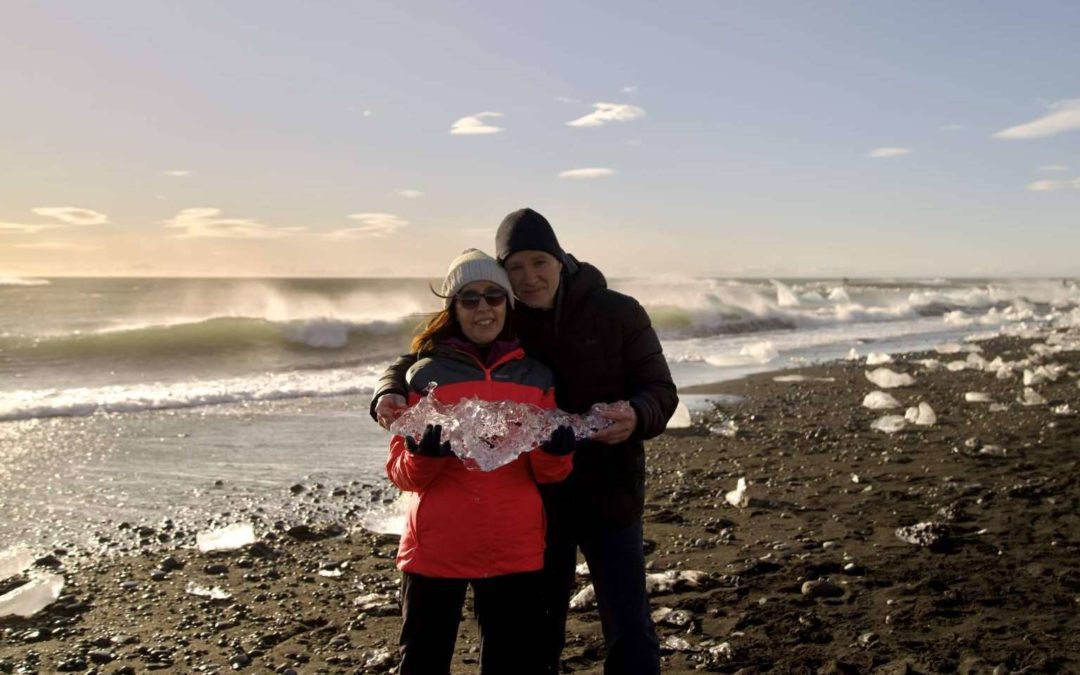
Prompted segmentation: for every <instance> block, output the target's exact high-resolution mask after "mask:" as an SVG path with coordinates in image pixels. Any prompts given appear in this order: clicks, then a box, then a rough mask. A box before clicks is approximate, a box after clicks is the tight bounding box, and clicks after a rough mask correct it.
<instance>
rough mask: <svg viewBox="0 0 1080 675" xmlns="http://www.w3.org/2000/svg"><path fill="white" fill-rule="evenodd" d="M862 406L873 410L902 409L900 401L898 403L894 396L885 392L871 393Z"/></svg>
mask: <svg viewBox="0 0 1080 675" xmlns="http://www.w3.org/2000/svg"><path fill="white" fill-rule="evenodd" d="M862 404H863V407H864V408H870V409H871V410H889V409H890V408H899V407H900V401H897V400H896V398H895V397H893V395H892V394H887V393H885V392H883V391H872V392H870V393H869V394H867V395H866V398H864V399H863V402H862Z"/></svg>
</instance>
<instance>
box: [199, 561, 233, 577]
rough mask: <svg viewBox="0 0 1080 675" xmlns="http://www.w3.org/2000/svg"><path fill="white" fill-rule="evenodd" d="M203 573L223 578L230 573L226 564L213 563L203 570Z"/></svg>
mask: <svg viewBox="0 0 1080 675" xmlns="http://www.w3.org/2000/svg"><path fill="white" fill-rule="evenodd" d="M203 572H206V573H207V574H213V575H215V576H222V575H225V574H228V573H229V566H228V565H226V564H225V563H211V564H209V565H207V566H206V567H204V568H203Z"/></svg>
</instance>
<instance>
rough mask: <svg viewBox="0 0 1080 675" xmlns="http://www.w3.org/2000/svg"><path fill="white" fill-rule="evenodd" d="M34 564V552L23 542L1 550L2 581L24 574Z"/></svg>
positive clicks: (0, 575)
mask: <svg viewBox="0 0 1080 675" xmlns="http://www.w3.org/2000/svg"><path fill="white" fill-rule="evenodd" d="M33 564H34V554H33V553H31V552H30V549H28V548H26V547H25V546H23V545H22V544H18V545H16V546H12V547H11V548H6V549H4V550H3V551H0V581H3V580H4V579H7V578H8V577H13V576H15V575H16V574H22V573H23V572H25V571H26V570H28V569H30V566H31V565H33Z"/></svg>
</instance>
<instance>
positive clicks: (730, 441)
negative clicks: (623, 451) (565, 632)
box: [0, 338, 1080, 674]
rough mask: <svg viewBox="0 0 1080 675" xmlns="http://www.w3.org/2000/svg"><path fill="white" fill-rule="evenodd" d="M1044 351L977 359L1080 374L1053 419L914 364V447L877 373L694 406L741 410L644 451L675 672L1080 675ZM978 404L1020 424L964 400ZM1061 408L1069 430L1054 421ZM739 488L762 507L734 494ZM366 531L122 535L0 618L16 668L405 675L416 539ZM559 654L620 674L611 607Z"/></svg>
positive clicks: (1074, 489) (1006, 343) (652, 538)
mask: <svg viewBox="0 0 1080 675" xmlns="http://www.w3.org/2000/svg"><path fill="white" fill-rule="evenodd" d="M1031 344H1032V341H1031V340H1021V339H1016V338H998V339H995V340H992V341H989V342H984V343H981V346H982V349H983V352H982V355H983V356H984V357H985V358H986V359H988V360H990V359H993V358H995V357H996V356H1002V357H1003V358H1004V359H1005V360H1006V361H1017V360H1020V359H1025V358H1030V359H1033V360H1032V361H1031V362H1030V363H1031V365H1032V366H1034V365H1035V364H1036V363H1044V364H1049V363H1057V364H1063V365H1065V366H1067V368H1066V369H1065V371H1064V372H1063V373H1062V374H1060V376H1059V377H1058V379H1057V380H1056V381H1053V382H1046V383H1042V384H1038V385H1036V386H1035V389H1037V390H1038V391H1039V393H1040V394H1041V395H1042V396H1043V397H1045V399H1046V400H1047V402H1046V403H1045V404H1041V405H1032V406H1024V405H1021V404H1019V403H1018V402H1017V401H1016V399H1017V397H1018V396H1020V395H1021V392H1022V391H1023V388H1024V387H1023V384H1022V383H1021V381H1020V374H1019V371H1018V372H1017V374H1016V375H1014V376H1013V377H1010V378H1008V379H998V378H996V377H995V376H994V374H993V373H988V372H984V371H982V370H962V371H958V372H952V371H950V370H948V369H946V368H940V369H938V370H935V371H933V372H931V371H929V370H927V369H926V368H925V367H923V366H921V365H918V364H916V361H917V360H918V359H923V358H937V359H940V360H942V361H950V360H963V357H964V356H965V355H964V354H959V355H950V356H941V355H938V354H911V355H906V356H904V357H897V361H898V362H897V363H893V364H889V365H888V366H887V367H889V368H892V369H893V370H896V371H900V372H908V373H911V374H913V375H914V376H915V378H916V382H915V384H914V385H912V386H909V387H904V388H900V389H892V390H889V391H890V393H892V394H893V395H894V396H895V397H896V398H897V399H899V401H900V402H901V403H902V404H904V406H911V405H916V404H917V403H918V402H920V401H923V402H926V403H928V404H929V405H930V406H931V407H932V408H933V410H934V411H935V412H936V414H937V418H938V419H937V423H936V424H935V425H934V426H931V427H920V426H911V425H909V426H908V427H907V428H906V429H904V430H902V431H899V432H897V433H895V434H886V433H883V432H879V431H874V430H871V428H870V424H871V422H872V421H873V420H875V419H876V418H878V417H881V416H882V415H883V414H886V413H890V414H895V413H896V412H899V413H900V414H903V408H901V409H900V410H899V411H873V410H868V409H866V408H864V407H862V405H861V403H862V400H863V397H864V396H865V395H866V394H867V393H869V392H871V391H874V390H875V389H877V387H875V386H874V385H872V384H871V383H870V382H868V381H867V380H866V378H865V376H864V373H865V372H866V371H867V370H868V368H867V367H866V366H864V365H857V364H853V363H847V362H839V363H834V364H828V365H824V366H819V367H813V368H806V369H803V370H798V371H785V373H784V375H792V374H797V375H802V376H804V377H805V379H804V380H802V381H795V382H791V381H788V382H777V381H775V380H774V377H776V375H777V374H775V373H773V374H766V375H760V376H755V377H751V378H747V379H744V380H740V381H735V382H728V383H723V384H720V385H716V386H713V387H708V388H697V389H695V392H696V393H711V394H731V395H737V396H740V397H743V400H742V402H741V403H738V404H736V405H732V406H726V407H717V408H716V409H715V410H714V411H712V412H711V413H710V414H709V415H707V416H706V418H705V419H704V420H700V421H699V423H697V424H695V426H694V427H692V428H690V429H687V430H674V431H670V432H668V433H667V434H665V435H663V436H661V437H660V438H657V439H655V440H653V441H651V442H650V443H649V444H648V446H647V452H648V457H649V460H648V461H649V475H648V491H649V492H648V498H647V504H646V515H645V522H646V527H645V536H646V538H647V551H648V555H647V560H648V561H649V566H650V572H652V573H654V574H655V575H656V576H655V577H653V583H654V584H655V585H656V586H657V588H656V589H655V592H654V594H653V597H652V606H653V609H654V611H655V616H656V618H657V620H658V632H659V634H660V639H661V643H662V649H663V654H664V657H663V659H664V661H663V663H664V669H665V672H671V673H679V672H690V671H700V670H705V671H711V672H725V673H744V674H748V673H822V674H825V673H893V674H900V673H1059V672H1078V671H1080V637H1078V636H1080V484H1078V471H1077V464H1078V459H1080V419H1078V417H1077V415H1076V412H1075V411H1076V410H1078V409H1080V388H1078V386H1077V377H1078V375H1080V372H1078V371H1080V353H1078V352H1062V353H1056V354H1047V355H1045V356H1039V355H1037V354H1035V353H1034V352H1032V351H1031ZM972 391H978V392H985V393H987V394H989V395H990V396H991V397H992V398H993V399H994V400H995V401H997V402H1000V403H1003V404H1007V408H1005V409H1004V410H1000V411H997V412H991V411H990V408H989V404H987V403H969V402H965V400H964V394H965V393H966V392H972ZM1062 405H1068V406H1069V410H1070V411H1071V414H1058V413H1055V412H1054V411H1053V409H1054V408H1055V407H1057V406H1062ZM710 428H711V429H712V430H710ZM718 432H719V433H718ZM740 477H745V478H746V479H747V480H748V481H749V483H750V485H749V489H748V492H747V494H748V497H749V502H748V503H747V504H746V505H745V507H743V508H740V507H736V506H733V505H731V504H729V503H728V502H727V501H726V500H725V494H726V493H727V492H728V491H731V490H733V489H735V486H736V482H737V480H738V479H739V478H740ZM297 492H300V490H299V489H298V490H297ZM326 492H329V490H327V491H326ZM296 498H297V499H298V500H303V499H306V500H315V499H341V500H350V499H355V500H356V501H357V504H356V506H357V510H359V508H360V506H362V503H361V502H363V501H369V500H370V499H371V497H370V495H369V494H368V493H367V492H364V493H362V494H361V493H359V492H357V493H356V494H352V493H350V492H349V491H347V490H346V491H343V492H339V494H337V495H333V494H325V495H322V494H321V492H320V490H319V488H318V486H311V485H308V486H304V491H303V492H302V493H301V494H298V495H297V497H296ZM918 523H934V524H933V525H926V526H924V527H923V528H922V531H923V532H924V534H925V535H926V537H925V538H924V541H923V544H925V545H922V544H919V543H908V542H905V541H903V540H902V539H901V538H900V537H898V535H897V529H898V528H904V527H908V526H912V525H916V524H918ZM354 526H355V523H351V522H339V523H318V522H312V523H309V524H308V525H307V526H300V527H295V526H290V525H289V524H285V523H283V524H282V525H281V526H280V528H279V529H275V528H270V531H269V532H267V533H264V534H262V536H261V538H260V540H259V541H258V542H257V543H256V544H255V545H253V546H250V547H248V548H246V549H244V550H240V551H235V552H230V553H222V554H200V553H198V552H197V551H196V550H194V549H192V548H184V547H182V545H183V544H185V543H190V542H191V540H192V538H191V534H190V533H185V534H184V535H181V536H174V534H173V533H170V532H169V530H168V526H167V525H159V526H156V527H148V528H146V529H145V530H143V531H141V532H140V531H139V530H138V528H137V527H136V528H127V529H126V530H124V531H118V532H117V535H116V536H117V537H118V538H120V537H126V538H128V539H130V540H131V541H134V542H135V545H134V549H135V550H136V553H134V554H132V555H126V556H117V557H112V558H96V559H90V558H85V557H81V556H74V555H70V554H65V552H63V551H56V552H54V554H53V555H51V556H48V557H46V558H44V559H42V560H40V561H39V562H38V567H43V568H51V570H52V571H54V572H55V571H59V572H61V573H63V574H64V576H65V578H66V586H65V589H64V594H63V595H62V596H61V599H60V600H59V601H58V602H57V603H56V604H54V605H52V606H51V607H49V608H48V609H46V610H44V611H43V612H41V613H39V614H38V615H36V616H34V617H31V618H25V619H24V618H6V619H0V673H33V672H55V671H62V672H96V673H138V672H144V671H148V670H161V671H171V672H206V673H215V672H216V673H223V672H229V671H234V670H235V671H241V672H267V671H273V672H278V673H289V672H297V673H307V672H311V673H356V672H391V671H392V669H393V668H394V666H395V663H396V654H395V646H396V632H397V629H398V625H399V616H398V612H399V609H398V606H397V604H396V600H395V593H396V590H397V584H398V574H397V572H396V570H395V569H394V553H395V548H396V539H395V538H394V537H391V536H386V535H375V534H371V533H366V532H363V531H357V530H354V529H353V528H354ZM162 541H164V542H165V543H164V544H163V543H162ZM19 581H21V580H20V579H15V580H8V581H7V582H0V592H6V591H7V590H10V589H11V588H13V587H14V586H15V585H16V584H17V583H19ZM189 584H195V585H198V586H202V587H219V588H220V589H222V590H224V591H226V592H228V593H230V594H231V597H230V598H228V599H222V600H213V599H207V598H201V597H197V596H195V595H192V594H190V593H188V592H187V590H186V589H188V588H189ZM580 584H581V586H583V587H584V586H585V585H586V584H587V579H585V578H582V579H580ZM462 626H463V629H462V637H461V639H459V642H458V653H457V655H456V658H455V672H475V670H476V669H477V655H478V654H477V652H478V646H477V645H478V643H477V639H476V631H475V627H474V625H473V624H472V623H471V622H469V621H465V622H463V624H462ZM564 657H565V670H566V671H567V672H600V671H601V668H602V661H603V653H602V640H601V636H600V624H599V616H598V614H597V612H596V611H595V608H591V607H589V606H587V605H586V606H585V607H584V608H582V609H580V610H578V611H575V612H574V613H573V614H572V618H571V621H570V625H569V636H568V648H567V650H566V652H565V654H564Z"/></svg>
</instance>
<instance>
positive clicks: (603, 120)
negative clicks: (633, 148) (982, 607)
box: [566, 103, 645, 127]
mask: <svg viewBox="0 0 1080 675" xmlns="http://www.w3.org/2000/svg"><path fill="white" fill-rule="evenodd" d="M639 117H645V109H644V108H639V107H638V106H636V105H630V104H628V103H593V111H592V112H591V113H589V114H588V115H585V116H584V117H579V118H577V119H576V120H570V121H569V122H567V123H566V126H568V127H602V126H604V125H605V124H607V123H608V122H629V121H630V120H636V119H638V118H639Z"/></svg>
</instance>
